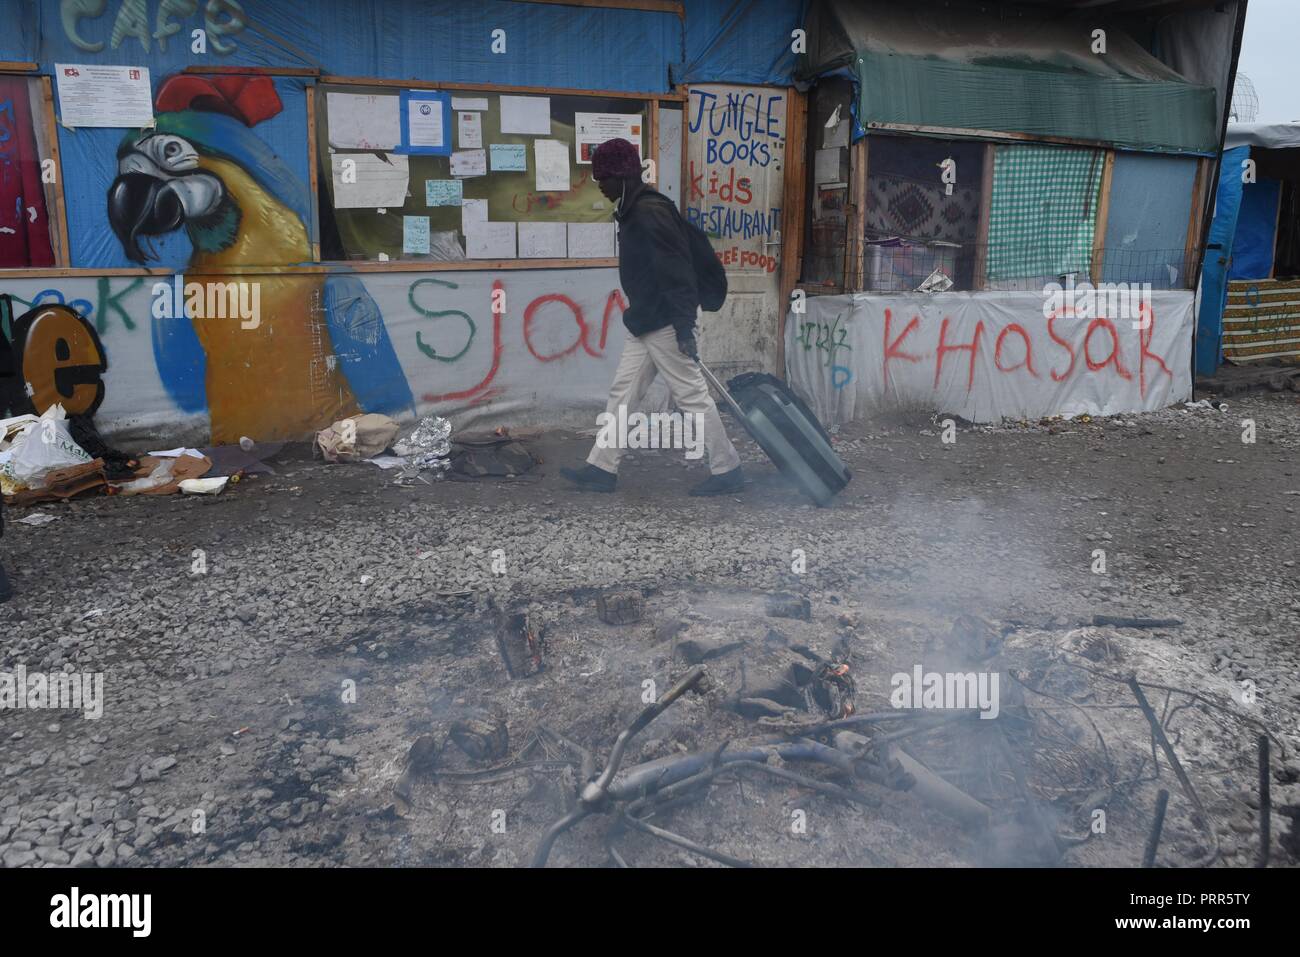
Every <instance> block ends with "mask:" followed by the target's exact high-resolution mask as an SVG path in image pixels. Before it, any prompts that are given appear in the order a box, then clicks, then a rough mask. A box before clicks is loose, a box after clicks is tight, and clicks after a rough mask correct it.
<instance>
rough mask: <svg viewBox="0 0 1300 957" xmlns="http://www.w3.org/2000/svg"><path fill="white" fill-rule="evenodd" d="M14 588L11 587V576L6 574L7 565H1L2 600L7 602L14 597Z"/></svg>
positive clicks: (0, 586)
mask: <svg viewBox="0 0 1300 957" xmlns="http://www.w3.org/2000/svg"><path fill="white" fill-rule="evenodd" d="M13 593H14V590H13V589H12V588H10V587H9V576H8V575H6V574H5V567H4V566H3V565H0V602H6V601H8V600H9V599H10V598H12V597H13Z"/></svg>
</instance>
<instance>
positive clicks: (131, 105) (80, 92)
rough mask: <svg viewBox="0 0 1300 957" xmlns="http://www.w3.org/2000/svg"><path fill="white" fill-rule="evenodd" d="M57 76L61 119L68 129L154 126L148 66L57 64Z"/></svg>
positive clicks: (55, 71) (55, 66)
mask: <svg viewBox="0 0 1300 957" xmlns="http://www.w3.org/2000/svg"><path fill="white" fill-rule="evenodd" d="M54 76H55V78H56V79H57V80H58V85H59V122H60V123H62V124H63V125H64V126H65V127H68V128H69V129H76V128H77V127H80V126H109V127H121V128H124V129H143V128H147V127H150V126H153V125H154V121H153V95H152V93H151V92H150V90H151V87H150V86H149V69H148V67H143V66H87V65H86V64H84V63H56V64H55V65H54Z"/></svg>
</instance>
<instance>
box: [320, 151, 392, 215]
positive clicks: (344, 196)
mask: <svg viewBox="0 0 1300 957" xmlns="http://www.w3.org/2000/svg"><path fill="white" fill-rule="evenodd" d="M330 161H331V165H332V166H333V170H332V175H333V179H334V206H335V207H336V208H337V209H378V208H379V207H381V206H399V207H400V206H405V205H406V187H407V185H408V184H409V182H410V178H411V175H410V169H409V167H408V165H407V161H406V157H405V156H402V155H400V154H397V153H390V154H388V159H387V160H383V159H380V158H379V157H378V156H376V155H374V154H373V153H348V154H340V153H334V154H333V155H332V156H330Z"/></svg>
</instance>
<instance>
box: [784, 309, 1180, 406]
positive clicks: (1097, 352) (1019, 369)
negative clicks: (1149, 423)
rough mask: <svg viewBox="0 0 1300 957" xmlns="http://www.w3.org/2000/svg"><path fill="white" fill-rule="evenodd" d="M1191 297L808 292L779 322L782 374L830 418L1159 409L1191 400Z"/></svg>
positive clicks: (806, 398) (805, 399)
mask: <svg viewBox="0 0 1300 957" xmlns="http://www.w3.org/2000/svg"><path fill="white" fill-rule="evenodd" d="M1194 298H1195V297H1194V295H1193V293H1192V292H1191V291H1190V290H1169V291H1160V290H1157V291H1144V292H1143V293H1142V296H1141V301H1142V307H1141V309H1140V311H1139V310H1127V309H1125V310H1111V311H1110V312H1108V311H1107V310H1106V309H1105V308H1099V309H1097V310H1095V311H1094V312H1092V313H1085V314H1084V315H1077V314H1075V313H1074V311H1073V310H1071V309H1069V308H1062V309H1060V310H1057V311H1053V310H1051V309H1050V308H1049V309H1045V308H1044V301H1045V299H1044V296H1043V295H1042V294H1040V293H1036V292H996V293H991V292H990V293H965V292H964V293H939V294H933V295H927V294H924V293H907V294H900V295H897V296H880V295H871V294H858V295H852V296H817V297H810V298H809V299H807V300H806V303H805V311H804V314H803V315H798V314H796V313H793V312H792V313H791V314H790V315H789V316H788V317H787V321H786V343H785V347H786V371H787V376H788V378H789V382H790V385H791V386H792V387H793V388H794V390H795V391H796V392H797V393H798V394H799V395H800V396H802V397H803V399H804V401H806V402H807V403H808V404H809V405H810V406H811V407H812V409H813V410H814V411H815V412H816V413H817V416H818V417H819V418H820V419H821V420H822V421H823V422H824V423H826V424H828V425H832V424H839V423H843V422H851V421H853V420H855V419H859V418H862V417H864V416H866V415H868V414H869V413H870V412H871V411H872V410H873V409H875V408H878V407H882V406H919V407H922V408H926V409H931V410H934V411H941V412H951V413H954V414H956V415H959V416H961V417H962V418H964V419H967V420H969V421H972V422H996V421H998V420H999V419H1002V418H1004V417H1005V418H1017V419H1019V418H1041V417H1043V416H1047V415H1072V414H1073V415H1077V414H1082V413H1088V414H1091V415H1110V414H1113V413H1116V412H1133V411H1141V410H1151V409H1159V408H1163V407H1164V406H1168V405H1172V404H1174V403H1176V402H1180V401H1184V400H1186V399H1189V398H1190V397H1191V393H1192V380H1191V350H1192V325H1193V309H1192V303H1193V300H1194ZM1135 301H1136V300H1135ZM1130 311H1139V315H1138V316H1137V317H1134V318H1129V317H1128V313H1129V312H1130ZM1121 312H1122V313H1123V314H1124V316H1125V317H1124V318H1120V317H1119V313H1121ZM1045 313H1047V314H1045Z"/></svg>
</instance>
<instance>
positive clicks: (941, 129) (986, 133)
mask: <svg viewBox="0 0 1300 957" xmlns="http://www.w3.org/2000/svg"><path fill="white" fill-rule="evenodd" d="M867 129H870V130H883V131H886V132H890V133H923V134H929V135H933V136H944V137H949V138H955V139H976V140H1005V141H1008V142H1015V143H1055V144H1058V145H1062V146H1087V147H1089V148H1091V149H1101V150H1104V149H1110V148H1111V147H1112V146H1113V145H1114V144H1113V143H1106V142H1103V141H1101V140H1082V139H1077V138H1075V137H1069V136H1038V135H1036V134H1032V133H1008V132H1006V131H1005V130H976V129H965V128H963V127H957V126H924V125H917V124H915V123H882V122H878V121H872V122H870V123H868V124H867ZM1139 152H1141V151H1139ZM1159 155H1161V156H1177V155H1180V154H1177V153H1160V154H1159ZM1191 155H1193V156H1196V155H1199V154H1196V153H1193V154H1191Z"/></svg>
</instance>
